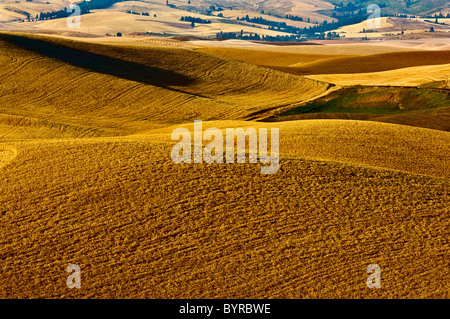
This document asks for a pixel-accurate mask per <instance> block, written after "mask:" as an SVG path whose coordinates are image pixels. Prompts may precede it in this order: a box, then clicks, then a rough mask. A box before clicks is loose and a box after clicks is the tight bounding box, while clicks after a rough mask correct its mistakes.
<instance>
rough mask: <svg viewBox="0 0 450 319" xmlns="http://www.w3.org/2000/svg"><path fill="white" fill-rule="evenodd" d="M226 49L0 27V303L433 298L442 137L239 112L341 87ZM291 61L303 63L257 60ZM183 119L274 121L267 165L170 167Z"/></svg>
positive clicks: (363, 98)
mask: <svg viewBox="0 0 450 319" xmlns="http://www.w3.org/2000/svg"><path fill="white" fill-rule="evenodd" d="M125 43H126V42H125ZM202 51H203V52H202ZM235 55H239V51H230V56H228V57H223V56H220V54H214V52H213V51H207V50H196V49H194V48H176V47H164V46H151V44H149V45H148V46H144V45H140V46H137V45H130V44H122V45H114V44H98V43H90V42H87V41H84V42H80V41H74V40H68V39H59V38H54V37H43V36H30V35H23V34H13V33H0V92H1V95H0V136H1V138H0V190H1V192H0V228H1V231H0V259H1V261H2V262H1V263H0V297H2V298H252V299H254V298H447V297H448V296H449V294H448V291H449V283H450V275H449V272H448V266H449V258H448V256H449V253H450V244H449V242H448V238H449V235H450V234H449V230H450V225H449V223H450V219H449V217H450V210H449V207H448V202H449V199H450V198H449V194H450V182H449V178H450V176H449V172H450V169H449V168H450V161H449V158H448V154H449V151H450V133H449V132H446V131H440V130H434V129H427V128H423V127H413V126H406V125H399V124H387V123H376V122H369V121H355V120H328V119H325V120H301V121H286V122H279V123H266V122H259V121H251V120H249V119H255V120H258V119H262V118H264V117H265V116H267V114H271V112H278V111H285V110H291V109H295V108H296V107H299V106H303V105H304V104H305V103H308V102H307V101H310V102H309V103H318V102H321V101H323V100H322V99H333V98H334V99H339V98H341V99H343V98H344V99H345V95H344V96H343V97H342V96H339V95H336V94H337V93H336V92H339V91H340V90H352V88H341V87H338V86H333V85H331V84H328V83H325V82H321V81H318V80H313V79H307V78H304V77H301V76H297V75H293V74H288V73H284V72H280V71H277V70H273V69H270V68H266V67H262V66H257V65H254V64H251V63H246V62H239V61H235V60H233V59H234V56H235ZM297 58H302V59H311V60H313V59H316V58H317V57H316V56H290V58H289V59H290V60H289V61H286V62H283V60H282V58H280V57H279V56H278V59H275V60H274V61H273V63H276V64H278V65H283V63H291V62H293V61H294V60H295V59H297ZM347 58H348V59H350V60H348V59H347V60H345V61H353V60H351V59H352V58H350V57H347ZM245 59H250V58H249V57H245ZM437 60H438V58H435V60H433V61H437ZM264 61H269V62H270V55H269V54H268V53H264V54H262V55H261V60H260V61H259V62H264ZM248 62H251V61H248ZM311 63H314V62H311ZM396 63H401V62H399V61H397V62H396ZM439 67H440V66H439ZM361 90H362V91H360V92H353V99H354V101H356V102H358V103H361V105H363V104H364V103H366V102H367V101H369V100H370V96H371V95H373V96H375V97H376V96H377V94H380V92H383V90H385V88H361ZM364 90H366V91H364ZM423 90H425V89H423ZM430 90H431V89H430ZM423 92H425V93H428V92H429V91H421V93H423ZM432 92H434V91H432ZM436 92H438V91H436ZM439 92H440V91H439ZM347 93H349V92H347ZM393 93H395V94H396V96H397V97H399V98H409V99H411V98H412V97H413V96H414V94H413V93H411V92H410V91H409V89H408V88H403V89H397V90H396V91H394V92H393ZM395 94H394V95H395ZM347 96H350V94H347ZM425 97H427V98H428V99H427V101H428V102H429V103H437V102H436V101H440V100H439V99H441V98H442V96H441V94H437V93H436V96H435V95H432V94H431V93H429V95H428V96H425ZM444 98H445V97H444ZM338 102H339V103H342V104H337V105H338V106H339V107H342V108H345V107H348V105H347V104H345V103H344V102H345V101H342V100H338ZM444 102H445V100H444ZM355 105H356V106H354V107H357V106H358V104H355ZM430 108H436V105H434V104H430ZM405 111H411V110H405ZM196 119H202V120H204V129H206V128H208V127H217V128H219V129H220V130H225V129H226V128H231V127H244V128H249V127H253V128H279V129H280V167H279V171H278V173H277V174H274V175H270V176H268V175H261V174H260V164H234V165H231V164H174V163H173V162H172V160H171V158H170V154H171V149H172V147H173V145H174V141H172V140H171V133H172V132H173V130H174V129H175V128H178V127H185V128H188V129H190V130H192V123H193V121H194V120H196ZM72 263H75V264H78V265H79V266H80V267H81V274H82V275H81V276H82V283H81V288H80V289H68V288H67V286H66V279H67V276H68V273H67V272H66V267H67V265H69V264H72ZM373 263H376V264H379V265H380V266H381V269H382V287H383V288H382V289H368V288H367V286H366V279H367V273H366V268H367V265H369V264H373Z"/></svg>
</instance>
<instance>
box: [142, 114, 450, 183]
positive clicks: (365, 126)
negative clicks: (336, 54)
mask: <svg viewBox="0 0 450 319" xmlns="http://www.w3.org/2000/svg"><path fill="white" fill-rule="evenodd" d="M177 127H183V128H187V129H188V130H189V131H190V132H191V134H192V135H193V132H194V127H193V122H192V123H186V124H184V125H177V126H172V127H167V128H161V129H156V130H151V131H148V132H146V133H142V134H138V135H135V136H133V138H136V139H142V140H151V141H153V142H163V143H167V142H169V143H175V142H171V132H172V131H173V130H174V129H175V128H177ZM212 127H214V128H218V129H220V130H221V131H222V134H223V136H225V130H226V128H240V127H242V128H244V129H248V128H255V129H256V130H258V129H260V128H267V129H268V130H269V132H270V129H271V128H278V129H279V135H280V141H279V149H280V154H281V156H283V155H288V156H298V157H301V158H309V159H317V160H328V161H336V162H343V163H349V164H357V165H366V166H370V167H379V168H386V169H392V170H399V171H403V172H410V173H415V174H423V175H428V176H435V177H442V178H449V177H450V175H449V173H448V172H449V171H450V170H449V169H450V160H449V158H448V154H449V152H450V133H449V132H444V131H438V130H431V129H426V128H419V127H411V126H406V125H397V124H390V123H378V122H371V121H357V120H321V119H318V120H297V121H287V122H276V123H272V122H271V123H269V122H244V121H213V122H203V130H206V129H208V128H212ZM269 140H270V139H269ZM207 143H208V141H204V144H207ZM269 150H270V146H269Z"/></svg>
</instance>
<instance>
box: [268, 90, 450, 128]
mask: <svg viewBox="0 0 450 319" xmlns="http://www.w3.org/2000/svg"><path fill="white" fill-rule="evenodd" d="M449 101H450V90H448V89H441V88H418V87H389V86H386V87H365V86H354V87H344V88H337V89H336V91H334V92H331V93H330V94H328V95H325V96H323V97H320V98H317V99H314V100H313V101H311V102H306V103H303V104H302V105H300V106H297V107H292V108H291V107H290V108H286V109H284V110H279V111H278V112H277V114H276V115H272V116H269V117H267V118H265V119H264V121H269V122H273V121H274V122H277V121H289V120H300V119H313V118H323V119H333V118H334V119H354V120H357V119H360V120H371V121H377V122H388V123H393V124H403V125H411V126H417V127H424V128H431V129H436V130H443V131H450V124H449V123H450V122H449V118H450V112H449V110H450V108H449Z"/></svg>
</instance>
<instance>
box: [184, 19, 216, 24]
mask: <svg viewBox="0 0 450 319" xmlns="http://www.w3.org/2000/svg"><path fill="white" fill-rule="evenodd" d="M180 21H186V22H191V23H192V22H194V23H202V24H210V23H211V20H204V19H201V18H195V17H181V19H180Z"/></svg>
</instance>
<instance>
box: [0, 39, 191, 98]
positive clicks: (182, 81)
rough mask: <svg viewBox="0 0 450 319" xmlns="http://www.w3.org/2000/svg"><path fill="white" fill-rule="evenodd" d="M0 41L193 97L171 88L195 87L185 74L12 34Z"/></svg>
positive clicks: (76, 64)
mask: <svg viewBox="0 0 450 319" xmlns="http://www.w3.org/2000/svg"><path fill="white" fill-rule="evenodd" d="M0 39H1V40H5V41H7V42H9V43H11V44H13V45H15V46H17V47H19V48H22V49H25V50H28V51H32V52H35V53H38V54H40V55H43V56H46V57H49V58H53V59H57V60H59V61H62V62H64V63H68V64H70V65H73V66H76V67H80V68H83V69H86V70H89V71H92V72H97V73H102V74H107V75H112V76H115V77H119V78H122V79H126V80H130V81H136V82H140V83H143V84H147V85H153V86H158V87H162V88H166V89H170V90H173V91H177V92H181V93H187V94H191V95H192V93H188V92H184V91H182V90H178V89H175V88H171V87H170V86H183V87H186V86H189V85H191V84H194V83H195V79H193V78H190V77H188V76H185V75H183V74H179V73H175V72H172V71H167V70H163V69H160V68H156V67H150V66H146V65H143V64H140V63H135V62H130V61H125V60H121V59H116V58H112V57H109V56H105V55H100V54H96V53H92V52H87V51H83V50H79V49H75V48H70V47H67V46H64V45H61V44H56V43H52V42H48V41H45V40H40V39H32V38H28V37H23V36H16V35H10V34H0Z"/></svg>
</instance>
